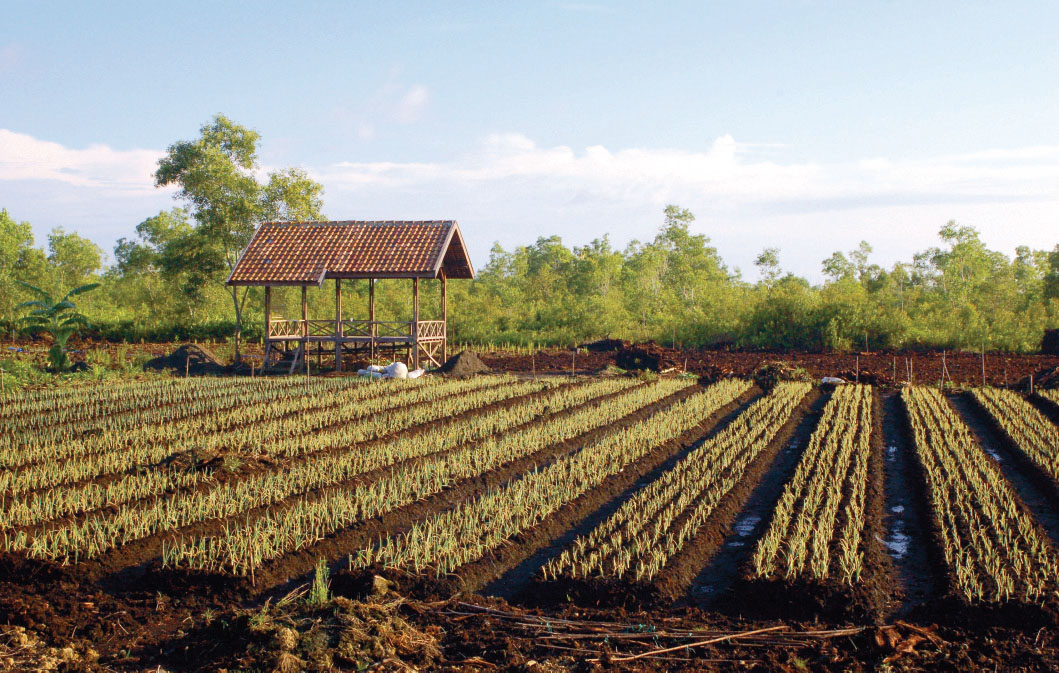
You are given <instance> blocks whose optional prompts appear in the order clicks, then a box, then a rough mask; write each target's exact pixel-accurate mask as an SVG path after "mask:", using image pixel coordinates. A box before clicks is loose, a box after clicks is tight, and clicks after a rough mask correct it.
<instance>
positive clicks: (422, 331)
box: [268, 318, 445, 341]
mask: <svg viewBox="0 0 1059 673" xmlns="http://www.w3.org/2000/svg"><path fill="white" fill-rule="evenodd" d="M412 326H413V323H412V322H411V321H408V322H404V321H393V320H375V321H371V320H341V321H337V320H287V319H285V318H273V319H272V320H271V321H270V322H269V325H268V337H269V338H270V339H291V340H293V339H300V338H302V337H305V336H309V337H325V338H326V337H338V336H341V337H344V338H351V339H358V338H359V339H368V338H375V339H401V338H403V339H408V340H409V341H412V336H413V333H412ZM415 336H416V338H417V339H418V340H419V341H439V340H444V339H445V321H444V320H421V321H420V322H419V327H418V331H417V332H416V335H415Z"/></svg>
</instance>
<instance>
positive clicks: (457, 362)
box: [438, 351, 489, 376]
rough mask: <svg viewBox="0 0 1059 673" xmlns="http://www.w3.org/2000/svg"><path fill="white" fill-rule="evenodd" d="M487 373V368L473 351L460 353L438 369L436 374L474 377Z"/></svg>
mask: <svg viewBox="0 0 1059 673" xmlns="http://www.w3.org/2000/svg"><path fill="white" fill-rule="evenodd" d="M488 371H489V367H487V366H486V364H485V363H484V362H482V360H481V358H479V357H478V354H477V353H475V352H474V351H460V352H459V353H457V354H456V355H453V356H452V357H451V358H449V359H448V360H446V361H445V364H443V365H441V366H440V367H438V373H439V374H445V375H446V376H474V375H475V374H485V373H487V372H488Z"/></svg>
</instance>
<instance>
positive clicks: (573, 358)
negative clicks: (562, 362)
mask: <svg viewBox="0 0 1059 673" xmlns="http://www.w3.org/2000/svg"><path fill="white" fill-rule="evenodd" d="M575 376H577V349H576V348H574V349H573V350H571V351H570V377H571V378H573V377H575Z"/></svg>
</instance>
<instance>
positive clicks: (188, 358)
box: [184, 355, 191, 378]
mask: <svg viewBox="0 0 1059 673" xmlns="http://www.w3.org/2000/svg"><path fill="white" fill-rule="evenodd" d="M189 369H191V356H190V355H188V356H186V357H185V358H184V378H187V377H188V370H189Z"/></svg>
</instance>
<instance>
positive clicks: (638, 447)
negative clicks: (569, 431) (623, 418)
mask: <svg viewBox="0 0 1059 673" xmlns="http://www.w3.org/2000/svg"><path fill="white" fill-rule="evenodd" d="M747 388H748V384H747V383H746V382H743V381H734V380H733V381H724V382H721V383H717V384H714V385H713V386H711V387H710V388H708V389H707V390H706V391H704V392H703V393H700V394H698V395H694V396H692V397H689V398H686V399H684V400H682V401H680V402H678V403H676V404H674V405H672V406H671V407H669V408H667V409H665V410H663V411H660V412H658V413H656V414H654V415H652V416H650V417H648V418H646V419H643V420H641V421H639V422H637V423H635V424H633V425H630V426H627V427H625V428H621V429H616V430H613V431H611V432H609V433H607V434H606V435H605V436H604V437H602V438H601V439H598V440H597V441H595V442H594V443H593V444H590V445H588V446H586V447H585V448H583V449H582V450H581V451H579V452H577V453H575V454H573V455H571V456H569V457H567V458H565V459H563V460H560V461H557V462H555V463H553V464H551V465H549V466H548V467H546V468H544V469H541V470H538V471H534V472H531V473H529V474H527V475H526V476H524V477H523V478H522V479H518V480H515V481H513V482H510V483H508V484H505V485H504V486H501V487H499V488H495V489H493V490H491V491H489V492H487V493H486V494H485V495H483V496H482V497H481V498H478V499H477V500H473V501H470V502H465V503H463V504H461V505H460V506H458V507H456V508H455V509H452V510H448V511H446V512H444V513H442V514H439V515H436V516H433V517H430V518H429V519H426V520H424V521H422V522H420V523H417V524H416V525H415V526H414V527H413V528H412V530H410V531H409V532H408V533H406V534H404V535H400V536H397V537H389V538H385V539H383V540H382V541H380V543H379V544H378V545H376V546H373V547H369V548H368V549H365V550H362V551H361V552H359V553H358V554H356V555H354V556H352V557H351V558H350V564H351V565H352V566H355V567H367V566H371V565H373V564H376V563H378V564H382V565H385V566H395V567H403V568H410V569H414V570H416V571H417V572H418V571H422V570H424V569H428V568H429V569H432V570H433V571H434V572H435V573H437V574H438V575H439V576H440V575H444V574H446V573H450V572H452V571H454V570H455V569H457V568H459V567H460V566H462V565H465V564H467V563H470V562H473V561H476V560H478V559H480V558H482V557H483V556H485V555H486V554H488V553H489V552H490V551H491V550H494V549H496V548H497V547H498V546H500V545H501V544H503V543H504V542H505V541H506V540H508V539H510V538H511V537H513V536H514V535H517V534H518V533H519V532H521V531H524V530H526V529H528V528H530V527H532V526H534V525H536V524H538V523H540V522H541V521H543V520H544V519H545V518H547V517H548V516H549V515H551V514H552V513H554V512H556V511H557V510H558V509H559V508H560V507H562V506H563V505H564V504H566V503H568V502H570V501H572V500H574V499H575V498H578V497H580V496H581V495H584V494H585V493H586V492H588V491H589V490H590V489H592V488H594V487H595V486H597V485H599V484H600V483H602V482H603V481H604V480H605V479H606V478H607V477H609V476H611V475H612V474H615V473H616V472H618V471H620V470H623V469H625V468H626V467H627V466H628V465H630V464H632V463H633V462H635V461H637V460H639V459H640V458H643V457H644V456H646V455H648V454H649V453H651V452H653V451H654V450H656V449H657V448H659V447H661V446H662V445H664V444H665V443H667V442H669V441H672V440H674V439H676V438H677V437H680V436H681V435H683V434H684V433H685V432H687V431H688V430H691V429H692V428H694V427H695V426H696V425H698V424H699V423H701V422H702V421H704V420H705V419H706V418H708V417H709V416H710V415H712V414H713V413H714V412H716V411H717V410H718V409H720V408H721V407H723V406H724V405H725V404H728V403H729V402H731V401H732V400H734V399H735V398H737V397H738V396H739V395H741V394H742V393H743V392H745V391H746V390H747Z"/></svg>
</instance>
